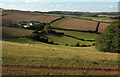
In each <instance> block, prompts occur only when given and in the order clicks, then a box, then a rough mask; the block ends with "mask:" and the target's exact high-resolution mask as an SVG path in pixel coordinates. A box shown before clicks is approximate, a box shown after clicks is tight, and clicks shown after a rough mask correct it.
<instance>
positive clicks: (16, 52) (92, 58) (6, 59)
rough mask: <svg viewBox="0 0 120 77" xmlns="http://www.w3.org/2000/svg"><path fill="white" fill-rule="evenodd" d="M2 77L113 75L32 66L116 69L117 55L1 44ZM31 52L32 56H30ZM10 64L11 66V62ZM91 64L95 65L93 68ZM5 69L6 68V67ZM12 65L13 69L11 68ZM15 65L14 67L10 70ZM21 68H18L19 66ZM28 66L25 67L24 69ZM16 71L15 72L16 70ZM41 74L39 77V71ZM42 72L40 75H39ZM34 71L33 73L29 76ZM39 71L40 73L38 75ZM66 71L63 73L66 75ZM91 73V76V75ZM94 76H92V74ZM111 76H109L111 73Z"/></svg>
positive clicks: (79, 49)
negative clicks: (15, 75)
mask: <svg viewBox="0 0 120 77" xmlns="http://www.w3.org/2000/svg"><path fill="white" fill-rule="evenodd" d="M2 46H3V49H2V59H3V66H4V67H3V75H10V74H11V75H14V74H17V75H18V74H23V75H25V74H27V75H34V74H37V75H38V74H48V73H49V74H67V75H70V74H72V75H74V74H76V75H78V74H79V75H84V74H85V73H84V71H85V72H86V73H87V74H88V75H90V74H117V73H118V72H117V71H105V70H101V71H99V70H98V71H97V70H86V69H85V70H81V69H79V70H72V69H71V70H68V69H64V71H63V70H62V69H54V68H51V69H49V68H47V69H45V68H44V69H43V68H39V67H36V68H34V67H33V66H31V65H34V66H48V67H49V66H54V67H56V66H58V67H81V68H82V67H85V68H90V67H91V68H102V69H118V54H116V53H104V52H99V51H97V50H96V49H95V48H94V47H79V48H76V47H65V46H55V45H48V44H31V45H30V46H27V45H26V44H20V43H13V42H7V41H2ZM33 52H34V53H33ZM11 61H12V62H11ZM95 62H96V63H97V64H95ZM5 65H6V66H5ZM7 65H8V66H7ZM11 65H13V66H11ZM14 65H17V66H14ZM19 65H21V66H19ZM26 66H29V67H26ZM17 67H18V68H17ZM38 70H40V71H41V73H39V72H40V71H38ZM43 70H44V71H43ZM33 71H34V72H33ZM42 71H43V72H42ZM66 71H67V72H66ZM94 71H95V72H94ZM93 72H94V73H93ZM111 72H113V73H111Z"/></svg>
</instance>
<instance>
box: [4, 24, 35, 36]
mask: <svg viewBox="0 0 120 77" xmlns="http://www.w3.org/2000/svg"><path fill="white" fill-rule="evenodd" d="M32 32H33V31H32V30H27V29H23V28H15V27H5V26H3V27H2V38H12V37H20V36H27V35H30V34H31V33H32Z"/></svg>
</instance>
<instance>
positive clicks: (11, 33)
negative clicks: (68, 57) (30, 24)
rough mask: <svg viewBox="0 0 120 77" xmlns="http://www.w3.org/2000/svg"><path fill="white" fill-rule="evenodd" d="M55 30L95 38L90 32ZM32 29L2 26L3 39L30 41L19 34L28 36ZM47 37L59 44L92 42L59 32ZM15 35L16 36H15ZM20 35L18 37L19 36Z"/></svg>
mask: <svg viewBox="0 0 120 77" xmlns="http://www.w3.org/2000/svg"><path fill="white" fill-rule="evenodd" d="M55 31H56V32H64V33H65V34H66V35H70V36H75V37H78V38H83V39H86V40H95V38H96V37H97V34H92V33H84V32H74V31H73V32H69V31H63V30H55ZM32 32H33V31H32V30H27V29H22V28H14V27H3V33H2V34H3V40H7V41H12V42H19V43H20V42H22V43H24V42H25V43H26V42H30V43H34V42H31V41H30V40H28V39H26V38H21V36H29V35H30V34H31V33H32ZM83 34H84V36H83ZM88 35H89V37H88ZM45 36H47V37H48V39H49V41H53V42H54V43H57V44H59V45H64V46H65V45H66V44H68V45H69V46H71V45H76V44H77V42H79V44H80V45H92V44H93V43H94V42H89V41H81V40H78V39H75V38H71V37H67V36H64V35H59V34H56V35H54V34H48V35H45ZM16 37H17V38H16ZM19 37H20V38H19Z"/></svg>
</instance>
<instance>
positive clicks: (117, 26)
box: [95, 20, 120, 53]
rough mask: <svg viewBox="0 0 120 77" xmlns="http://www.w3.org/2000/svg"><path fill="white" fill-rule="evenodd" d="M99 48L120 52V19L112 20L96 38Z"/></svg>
mask: <svg viewBox="0 0 120 77" xmlns="http://www.w3.org/2000/svg"><path fill="white" fill-rule="evenodd" d="M95 46H96V48H97V49H98V50H100V51H104V52H117V53H120V20H118V21H114V22H112V23H111V24H110V25H109V26H108V27H107V28H106V30H105V31H104V32H103V33H102V34H100V36H99V37H98V38H97V39H96V40H95Z"/></svg>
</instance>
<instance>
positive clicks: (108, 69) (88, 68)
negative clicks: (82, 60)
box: [2, 65, 120, 72]
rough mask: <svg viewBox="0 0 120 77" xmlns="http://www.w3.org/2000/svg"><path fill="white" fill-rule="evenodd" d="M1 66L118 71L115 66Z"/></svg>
mask: <svg viewBox="0 0 120 77" xmlns="http://www.w3.org/2000/svg"><path fill="white" fill-rule="evenodd" d="M2 67H26V68H35V69H40V68H45V69H68V70H69V69H70V70H101V71H116V72H117V71H120V69H115V68H91V67H87V68H86V67H84V68H83V67H62V66H61V67H60V66H37V65H2Z"/></svg>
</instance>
